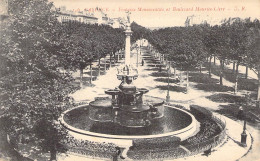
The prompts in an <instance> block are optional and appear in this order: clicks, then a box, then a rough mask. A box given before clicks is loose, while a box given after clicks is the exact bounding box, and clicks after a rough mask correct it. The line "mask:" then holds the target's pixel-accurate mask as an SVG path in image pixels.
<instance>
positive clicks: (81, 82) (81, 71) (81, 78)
mask: <svg viewBox="0 0 260 161" xmlns="http://www.w3.org/2000/svg"><path fill="white" fill-rule="evenodd" d="M79 70H80V75H79V77H80V88H82V87H83V68H80V69H79Z"/></svg>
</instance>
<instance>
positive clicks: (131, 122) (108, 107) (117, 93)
mask: <svg viewBox="0 0 260 161" xmlns="http://www.w3.org/2000/svg"><path fill="white" fill-rule="evenodd" d="M127 19H128V23H127V24H126V30H125V35H126V41H125V63H124V65H123V66H121V67H120V68H119V69H118V73H117V79H119V80H121V84H120V85H119V87H118V88H115V89H109V90H106V91H105V93H106V94H108V95H112V99H111V100H110V99H97V100H95V101H92V102H90V112H91V115H90V119H91V120H94V121H98V122H114V123H117V124H119V125H121V126H125V127H133V128H137V127H146V126H149V125H150V124H151V121H152V120H154V119H158V118H161V117H163V114H162V113H161V112H159V111H158V109H157V108H156V106H161V105H163V103H164V102H163V101H162V102H157V103H144V102H143V95H144V94H145V93H147V92H148V91H149V90H148V89H145V88H136V86H135V85H134V84H133V81H134V80H135V79H137V77H138V71H137V69H135V68H134V67H133V66H132V65H131V63H130V52H131V50H130V48H131V35H132V31H131V26H130V12H128V15H127Z"/></svg>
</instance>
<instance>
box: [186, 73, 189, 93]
mask: <svg viewBox="0 0 260 161" xmlns="http://www.w3.org/2000/svg"><path fill="white" fill-rule="evenodd" d="M186 90H187V93H188V91H189V71H188V70H187V79H186Z"/></svg>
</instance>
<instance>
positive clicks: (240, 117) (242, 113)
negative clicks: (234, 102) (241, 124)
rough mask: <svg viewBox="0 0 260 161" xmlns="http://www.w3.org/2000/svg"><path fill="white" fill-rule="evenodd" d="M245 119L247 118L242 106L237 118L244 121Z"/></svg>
mask: <svg viewBox="0 0 260 161" xmlns="http://www.w3.org/2000/svg"><path fill="white" fill-rule="evenodd" d="M244 117H245V116H244V111H243V107H242V106H240V107H239V110H238V113H237V118H238V119H239V120H243V119H244Z"/></svg>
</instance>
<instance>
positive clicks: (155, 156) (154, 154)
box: [128, 115, 226, 160]
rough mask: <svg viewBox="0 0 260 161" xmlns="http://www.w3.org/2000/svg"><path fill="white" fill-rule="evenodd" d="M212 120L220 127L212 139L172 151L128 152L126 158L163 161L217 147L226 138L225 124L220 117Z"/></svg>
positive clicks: (214, 117) (213, 117)
mask: <svg viewBox="0 0 260 161" xmlns="http://www.w3.org/2000/svg"><path fill="white" fill-rule="evenodd" d="M212 119H213V120H214V121H216V122H217V123H218V125H219V126H220V127H221V132H220V133H219V134H218V135H216V136H214V137H213V138H209V139H206V140H204V141H202V142H200V143H197V144H190V145H186V146H179V147H176V148H172V149H160V150H159V149H158V150H138V151H129V152H128V156H129V157H130V158H131V159H133V160H163V159H177V158H183V157H187V156H191V155H196V154H199V153H202V152H204V151H207V150H209V149H212V148H214V147H216V146H218V145H219V144H220V143H221V142H222V141H223V140H224V138H225V136H226V123H225V120H223V119H222V118H221V117H216V116H215V115H213V116H212Z"/></svg>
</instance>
